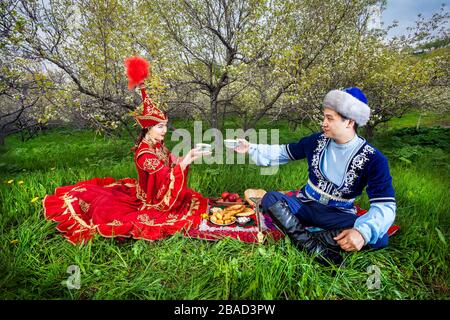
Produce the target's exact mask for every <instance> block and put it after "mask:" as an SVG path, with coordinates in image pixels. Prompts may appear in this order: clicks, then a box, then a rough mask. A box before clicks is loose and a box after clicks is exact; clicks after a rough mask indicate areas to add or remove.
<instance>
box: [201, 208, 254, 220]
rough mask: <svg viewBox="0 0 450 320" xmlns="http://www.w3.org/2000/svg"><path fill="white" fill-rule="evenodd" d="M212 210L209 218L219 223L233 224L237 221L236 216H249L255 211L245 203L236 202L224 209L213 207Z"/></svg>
mask: <svg viewBox="0 0 450 320" xmlns="http://www.w3.org/2000/svg"><path fill="white" fill-rule="evenodd" d="M210 212H211V216H210V218H209V220H210V221H211V222H212V223H214V224H217V225H231V224H233V223H235V222H236V217H240V216H241V217H243V216H249V215H252V214H254V213H255V212H254V211H253V209H251V208H247V207H246V206H245V205H243V204H235V205H232V206H229V207H226V208H224V209H222V208H219V207H213V208H211V210H210Z"/></svg>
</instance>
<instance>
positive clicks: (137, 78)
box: [125, 57, 150, 89]
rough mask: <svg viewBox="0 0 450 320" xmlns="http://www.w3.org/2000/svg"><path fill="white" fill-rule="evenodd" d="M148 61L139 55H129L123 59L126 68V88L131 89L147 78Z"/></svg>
mask: <svg viewBox="0 0 450 320" xmlns="http://www.w3.org/2000/svg"><path fill="white" fill-rule="evenodd" d="M149 67H150V63H149V62H148V61H147V60H145V59H144V58H141V57H129V58H126V59H125V68H126V69H127V77H128V89H133V88H134V87H135V86H137V85H140V84H141V83H143V82H144V80H145V79H147V77H148V75H149Z"/></svg>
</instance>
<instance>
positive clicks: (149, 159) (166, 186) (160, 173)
mask: <svg viewBox="0 0 450 320" xmlns="http://www.w3.org/2000/svg"><path fill="white" fill-rule="evenodd" d="M137 165H138V168H139V169H141V170H143V171H145V172H146V173H147V174H148V179H147V181H146V186H145V189H146V193H147V199H146V202H147V203H146V207H147V208H155V209H157V210H160V211H169V210H171V209H173V208H176V207H178V205H179V204H181V203H182V201H183V198H184V195H185V193H186V188H187V173H188V172H187V171H188V169H187V168H186V169H185V170H183V169H182V168H181V166H180V165H179V164H175V163H172V161H169V164H168V165H166V164H165V163H164V161H162V160H161V159H159V158H158V157H157V156H156V155H155V154H152V153H143V154H141V155H140V156H139V157H138V158H137Z"/></svg>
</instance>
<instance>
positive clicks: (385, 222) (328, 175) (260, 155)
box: [249, 135, 396, 244]
mask: <svg viewBox="0 0 450 320" xmlns="http://www.w3.org/2000/svg"><path fill="white" fill-rule="evenodd" d="M329 140H330V141H329V143H327V144H326V145H325V147H324V150H323V154H322V157H321V158H320V163H319V166H320V169H321V170H320V171H321V172H322V173H323V174H324V178H325V179H326V180H328V181H329V182H331V183H332V184H334V185H335V186H343V184H344V183H345V179H347V178H346V177H347V176H346V174H347V171H348V169H349V167H350V161H351V160H352V159H354V157H355V155H356V154H357V153H358V152H359V150H361V147H362V146H363V145H364V144H365V143H366V142H365V140H364V139H362V138H361V137H359V136H358V135H355V136H354V138H353V139H352V140H350V141H349V142H347V143H345V144H338V143H336V142H335V141H334V140H331V139H329ZM292 145H293V144H290V145H289V146H292ZM291 148H292V147H291ZM289 150H290V149H289V148H288V145H264V144H250V148H249V154H250V157H251V158H252V160H253V161H254V162H255V163H256V165H259V166H276V165H282V164H286V163H288V162H289V161H290V160H294V159H295V158H294V159H293V157H292V154H289V153H290V152H291V153H292V150H291V151H289ZM298 158H301V157H298ZM389 196H390V194H389ZM373 199H374V201H371V205H370V209H369V211H368V212H367V213H366V214H364V215H362V216H360V217H358V219H356V222H355V224H354V228H355V229H357V230H358V231H359V232H360V233H361V235H362V236H363V238H364V240H365V244H374V243H375V242H377V240H378V239H379V238H381V237H382V236H384V235H385V234H386V232H387V231H388V229H389V227H390V226H391V225H392V223H393V222H394V219H395V211H396V204H395V200H394V201H392V199H393V198H392V197H377V198H373Z"/></svg>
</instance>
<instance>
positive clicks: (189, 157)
mask: <svg viewBox="0 0 450 320" xmlns="http://www.w3.org/2000/svg"><path fill="white" fill-rule="evenodd" d="M210 154H211V151H201V150H200V149H197V148H194V149H191V150H189V152H188V153H187V154H186V155H185V156H184V157H183V160H181V162H180V166H181V168H183V169H185V168H186V167H187V166H188V165H190V164H191V163H192V162H194V161H195V160H196V159H198V158H200V157H201V156H209V155H210Z"/></svg>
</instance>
